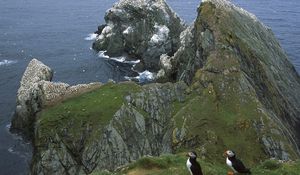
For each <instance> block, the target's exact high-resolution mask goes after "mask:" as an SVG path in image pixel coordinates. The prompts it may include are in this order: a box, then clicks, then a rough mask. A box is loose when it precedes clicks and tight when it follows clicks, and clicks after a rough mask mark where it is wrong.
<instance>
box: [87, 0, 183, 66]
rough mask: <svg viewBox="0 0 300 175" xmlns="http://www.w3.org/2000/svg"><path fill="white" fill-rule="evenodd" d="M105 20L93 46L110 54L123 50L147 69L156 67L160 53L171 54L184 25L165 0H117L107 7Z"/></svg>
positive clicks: (119, 52) (118, 54)
mask: <svg viewBox="0 0 300 175" xmlns="http://www.w3.org/2000/svg"><path fill="white" fill-rule="evenodd" d="M105 22H106V24H105V25H101V27H99V30H101V31H99V30H98V31H97V32H96V33H100V35H99V36H98V37H97V39H96V41H95V42H94V43H93V49H95V50H97V51H105V54H107V55H109V56H121V55H123V54H126V55H127V56H128V57H131V59H139V60H141V63H142V64H143V65H144V66H143V67H144V69H148V70H157V69H158V64H159V59H160V56H161V55H162V54H167V55H170V56H172V55H173V54H174V52H175V51H176V50H177V49H178V47H179V43H180V38H179V36H180V33H181V32H182V31H183V30H184V29H185V24H184V23H183V21H182V20H181V19H180V18H179V17H178V16H177V15H176V13H174V12H173V11H172V9H171V8H170V7H169V6H168V5H167V3H166V2H165V1H164V0H120V1H119V2H117V3H116V4H114V6H113V7H112V8H110V9H108V10H107V11H106V14H105Z"/></svg>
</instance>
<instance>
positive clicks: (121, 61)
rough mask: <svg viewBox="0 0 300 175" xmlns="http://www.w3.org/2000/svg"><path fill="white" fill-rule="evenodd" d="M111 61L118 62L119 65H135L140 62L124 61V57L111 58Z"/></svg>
mask: <svg viewBox="0 0 300 175" xmlns="http://www.w3.org/2000/svg"><path fill="white" fill-rule="evenodd" d="M110 59H111V60H114V61H117V62H120V63H126V64H137V63H139V62H140V60H133V61H128V60H126V57H125V56H121V57H111V58H110Z"/></svg>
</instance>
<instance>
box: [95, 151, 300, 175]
mask: <svg viewBox="0 0 300 175" xmlns="http://www.w3.org/2000/svg"><path fill="white" fill-rule="evenodd" d="M185 162H186V157H185V156H184V155H183V154H178V155H163V156H161V157H144V158H142V159H140V160H138V161H137V162H135V163H132V164H130V165H128V166H127V167H125V168H123V169H122V170H120V171H117V172H115V173H109V172H94V173H93V174H92V175H113V174H115V175H121V174H128V175H189V172H188V171H187V169H186V166H185ZM198 162H199V163H200V165H201V167H202V171H203V173H204V174H205V175H226V173H227V172H228V171H230V169H229V168H228V167H227V166H226V165H225V162H224V164H212V163H209V162H206V161H204V160H200V161H199V160H198ZM251 171H252V174H255V175H299V174H300V162H299V161H298V162H290V163H279V162H278V161H275V160H267V161H265V162H262V163H260V164H258V165H255V166H252V167H251Z"/></svg>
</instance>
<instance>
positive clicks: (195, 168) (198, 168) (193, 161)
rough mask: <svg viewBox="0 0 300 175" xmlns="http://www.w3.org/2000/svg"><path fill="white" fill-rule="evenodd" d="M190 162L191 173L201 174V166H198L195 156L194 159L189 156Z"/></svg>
mask: <svg viewBox="0 0 300 175" xmlns="http://www.w3.org/2000/svg"><path fill="white" fill-rule="evenodd" d="M190 162H191V164H192V166H191V171H192V173H193V175H203V173H202V169H201V166H200V164H199V163H198V162H197V161H196V158H195V159H191V158H190Z"/></svg>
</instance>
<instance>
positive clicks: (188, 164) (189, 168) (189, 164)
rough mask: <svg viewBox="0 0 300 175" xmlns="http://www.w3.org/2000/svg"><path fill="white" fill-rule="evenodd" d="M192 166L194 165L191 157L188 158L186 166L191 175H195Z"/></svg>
mask: <svg viewBox="0 0 300 175" xmlns="http://www.w3.org/2000/svg"><path fill="white" fill-rule="evenodd" d="M191 166H192V164H191V162H190V159H188V160H187V161H186V167H187V169H188V170H189V172H190V173H191V175H193V173H192V171H191Z"/></svg>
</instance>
